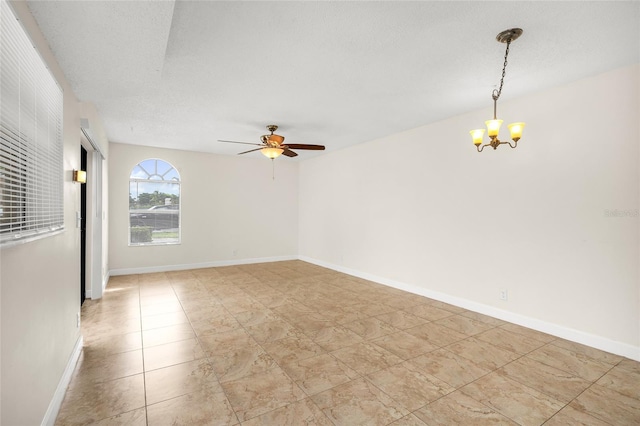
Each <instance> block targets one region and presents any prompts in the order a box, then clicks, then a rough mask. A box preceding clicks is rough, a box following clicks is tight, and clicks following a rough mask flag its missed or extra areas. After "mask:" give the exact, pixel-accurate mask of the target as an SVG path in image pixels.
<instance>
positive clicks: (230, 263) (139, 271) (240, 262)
mask: <svg viewBox="0 0 640 426" xmlns="http://www.w3.org/2000/svg"><path fill="white" fill-rule="evenodd" d="M297 259H298V256H274V257H259V258H254V259H232V260H218V261H212V262H204V263H189V264H184V265H158V266H146V267H142V268H123V269H112V270H110V271H109V275H111V276H117V275H132V274H148V273H151V272H170V271H184V270H187V269H202V268H216V267H220V266H235V265H249V264H252V263H268V262H282V261H285V260H297Z"/></svg>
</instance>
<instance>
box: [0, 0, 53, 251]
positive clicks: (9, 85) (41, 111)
mask: <svg viewBox="0 0 640 426" xmlns="http://www.w3.org/2000/svg"><path fill="white" fill-rule="evenodd" d="M0 31H1V32H2V43H0V93H1V94H2V95H1V96H0V245H2V246H3V247H5V246H7V245H10V244H13V243H16V242H25V241H30V240H32V239H35V238H40V237H43V236H48V235H52V234H53V233H55V232H57V231H60V230H62V229H63V228H64V193H63V183H64V182H63V178H64V176H63V166H62V150H63V146H62V114H63V101H62V99H63V97H62V91H61V89H60V87H59V86H58V84H57V82H56V81H55V79H54V78H53V76H52V75H51V73H50V72H49V70H48V69H47V66H46V64H45V63H44V61H43V60H42V58H41V57H40V55H39V54H38V52H37V51H36V50H35V48H34V47H33V43H31V40H30V39H29V36H28V35H27V34H26V32H25V31H24V29H23V28H22V26H21V25H20V22H19V21H18V20H17V18H16V17H15V15H14V14H13V11H12V10H11V7H10V6H9V4H8V2H7V1H5V0H2V1H1V2H0Z"/></svg>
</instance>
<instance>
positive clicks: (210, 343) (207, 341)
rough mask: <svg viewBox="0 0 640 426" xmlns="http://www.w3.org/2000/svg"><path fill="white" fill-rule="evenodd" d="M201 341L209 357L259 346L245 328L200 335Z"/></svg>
mask: <svg viewBox="0 0 640 426" xmlns="http://www.w3.org/2000/svg"><path fill="white" fill-rule="evenodd" d="M199 341H200V344H201V345H202V349H203V350H204V351H205V353H206V354H207V356H214V355H222V354H224V353H227V352H233V351H235V350H238V349H240V348H243V347H250V346H256V345H257V343H256V341H255V340H254V339H253V337H251V335H250V334H249V333H247V332H246V330H244V329H243V328H238V329H234V330H231V331H224V332H222V333H215V334H205V335H200V336H199Z"/></svg>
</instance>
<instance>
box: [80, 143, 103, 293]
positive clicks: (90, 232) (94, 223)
mask: <svg viewBox="0 0 640 426" xmlns="http://www.w3.org/2000/svg"><path fill="white" fill-rule="evenodd" d="M80 140H81V144H82V147H83V148H84V149H85V150H86V151H87V170H86V172H87V183H85V184H84V185H86V194H87V195H86V197H87V198H86V200H87V214H86V218H87V224H86V256H85V283H86V285H85V297H86V298H87V299H100V298H101V297H102V294H103V291H104V285H105V283H104V271H103V270H102V269H103V267H102V257H103V254H102V251H103V249H102V247H103V244H102V239H103V235H102V225H103V220H104V212H103V210H102V196H103V182H102V180H103V179H102V172H103V170H102V169H103V157H102V154H101V153H100V152H99V151H96V150H95V148H94V147H93V146H92V144H91V143H90V142H89V141H88V140H87V138H86V137H85V136H84V134H81V137H80Z"/></svg>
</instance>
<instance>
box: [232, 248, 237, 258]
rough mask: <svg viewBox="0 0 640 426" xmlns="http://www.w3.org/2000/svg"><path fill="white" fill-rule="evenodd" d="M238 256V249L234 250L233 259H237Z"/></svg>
mask: <svg viewBox="0 0 640 426" xmlns="http://www.w3.org/2000/svg"><path fill="white" fill-rule="evenodd" d="M237 255H238V249H233V257H236V256H237Z"/></svg>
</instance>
